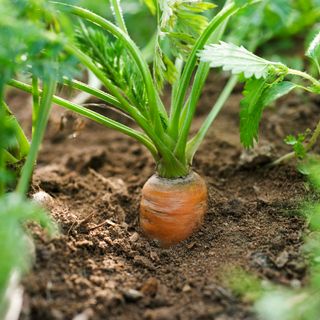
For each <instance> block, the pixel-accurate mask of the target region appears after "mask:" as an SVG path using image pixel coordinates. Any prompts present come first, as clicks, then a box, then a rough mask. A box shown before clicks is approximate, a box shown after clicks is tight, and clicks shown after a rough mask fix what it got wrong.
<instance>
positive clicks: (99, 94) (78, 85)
mask: <svg viewBox="0 0 320 320" xmlns="http://www.w3.org/2000/svg"><path fill="white" fill-rule="evenodd" d="M63 84H64V85H65V86H68V87H70V88H72V89H76V90H80V91H83V92H86V93H89V94H90V95H92V96H94V97H96V98H98V99H101V100H103V101H104V102H106V103H107V104H109V105H111V106H114V107H116V108H119V109H121V110H122V111H124V112H126V109H125V108H123V106H122V104H121V103H120V102H119V100H117V99H116V98H115V97H114V96H112V95H111V94H108V93H106V92H104V91H102V90H100V89H96V88H93V87H91V86H89V85H87V84H86V83H83V82H81V81H78V80H74V79H73V80H70V79H67V78H66V79H64V81H63Z"/></svg>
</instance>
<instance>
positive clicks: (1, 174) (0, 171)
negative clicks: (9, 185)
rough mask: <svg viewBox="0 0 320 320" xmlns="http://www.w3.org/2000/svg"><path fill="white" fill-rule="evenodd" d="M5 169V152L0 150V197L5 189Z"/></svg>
mask: <svg viewBox="0 0 320 320" xmlns="http://www.w3.org/2000/svg"><path fill="white" fill-rule="evenodd" d="M5 167H6V158H5V150H4V149H2V148H0V197H1V196H2V195H3V194H4V193H5V189H6V182H5V174H6V170H5Z"/></svg>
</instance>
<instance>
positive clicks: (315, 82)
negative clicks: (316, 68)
mask: <svg viewBox="0 0 320 320" xmlns="http://www.w3.org/2000/svg"><path fill="white" fill-rule="evenodd" d="M288 74H291V75H294V76H299V77H301V78H304V79H306V80H308V81H310V82H311V83H312V84H313V85H315V86H316V87H319V88H320V82H319V81H318V80H316V79H315V78H314V77H312V76H310V75H309V74H308V73H306V72H303V71H299V70H295V69H290V68H289V69H288Z"/></svg>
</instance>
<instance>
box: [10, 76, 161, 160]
mask: <svg viewBox="0 0 320 320" xmlns="http://www.w3.org/2000/svg"><path fill="white" fill-rule="evenodd" d="M8 85H10V86H12V87H15V88H18V89H20V90H23V91H25V92H28V93H32V87H31V86H29V85H27V84H25V83H23V82H20V81H18V80H10V81H9V82H8ZM41 94H42V91H41V90H40V95H41ZM52 101H53V102H54V103H56V104H57V105H59V106H61V107H64V108H66V109H68V110H71V111H74V112H75V113H77V114H80V115H82V116H84V117H86V118H88V119H91V120H93V121H95V122H98V123H100V124H102V125H104V126H106V127H108V128H111V129H114V130H117V131H119V132H122V133H124V134H126V135H128V136H130V137H132V138H134V139H136V140H137V141H139V142H141V143H142V144H143V145H144V146H145V147H147V149H148V150H149V151H150V152H151V154H152V155H153V157H154V158H155V159H156V160H157V159H158V158H159V157H158V152H157V149H156V148H155V147H154V145H153V143H152V142H151V141H150V139H149V138H148V137H147V136H145V135H143V134H142V133H140V132H138V131H136V130H134V129H131V128H129V127H127V126H125V125H123V124H121V123H119V122H117V121H114V120H112V119H109V118H107V117H105V116H102V115H101V114H99V113H97V112H94V111H92V110H90V109H87V108H85V107H82V106H79V105H77V104H75V103H71V102H69V101H67V100H65V99H63V98H60V97H57V96H53V99H52Z"/></svg>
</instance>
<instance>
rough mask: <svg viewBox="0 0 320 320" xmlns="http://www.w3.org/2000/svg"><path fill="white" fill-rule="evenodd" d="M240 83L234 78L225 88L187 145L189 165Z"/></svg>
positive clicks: (236, 77)
mask: <svg viewBox="0 0 320 320" xmlns="http://www.w3.org/2000/svg"><path fill="white" fill-rule="evenodd" d="M237 82H238V76H232V77H231V78H230V79H229V81H228V83H227V84H226V86H225V87H224V89H223V91H222V92H221V95H220V96H219V98H218V100H217V101H216V103H215V105H214V106H213V108H212V110H211V111H210V113H209V115H208V117H207V118H206V120H205V121H204V122H203V124H202V126H201V127H200V129H199V131H198V132H197V134H196V135H195V136H194V137H193V138H192V139H191V140H190V141H189V142H188V144H187V149H186V153H187V161H188V163H192V159H193V156H194V154H195V152H196V151H197V149H198V148H199V146H200V144H201V143H202V141H203V139H204V137H205V135H206V133H207V132H208V130H209V128H210V127H211V124H212V122H213V121H214V120H215V118H216V117H217V115H218V114H219V112H220V110H221V109H222V107H223V106H224V104H225V103H226V101H227V99H228V98H229V96H230V94H231V92H232V90H233V88H234V87H235V85H236V84H237Z"/></svg>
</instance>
